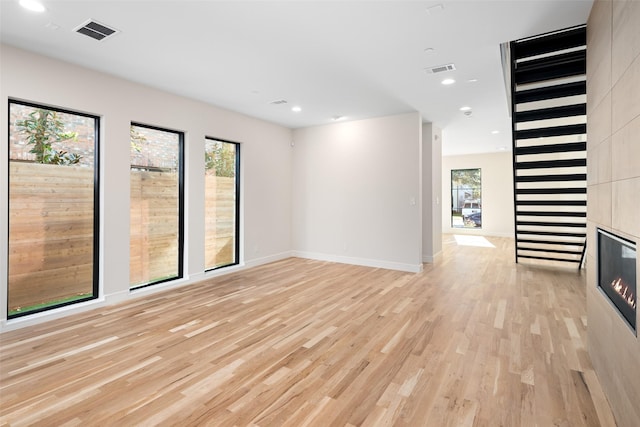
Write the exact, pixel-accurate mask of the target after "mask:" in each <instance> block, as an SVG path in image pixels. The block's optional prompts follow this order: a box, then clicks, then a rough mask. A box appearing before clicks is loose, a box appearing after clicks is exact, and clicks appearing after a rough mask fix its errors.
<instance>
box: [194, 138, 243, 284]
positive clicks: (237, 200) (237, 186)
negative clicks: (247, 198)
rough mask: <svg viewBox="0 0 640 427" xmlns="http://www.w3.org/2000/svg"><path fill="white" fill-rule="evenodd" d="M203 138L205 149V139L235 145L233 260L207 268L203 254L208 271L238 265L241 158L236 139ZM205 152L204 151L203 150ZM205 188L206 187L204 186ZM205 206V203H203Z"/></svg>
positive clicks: (239, 144) (206, 271) (206, 270)
mask: <svg viewBox="0 0 640 427" xmlns="http://www.w3.org/2000/svg"><path fill="white" fill-rule="evenodd" d="M204 139H205V150H206V141H207V140H209V141H216V142H222V143H227V144H233V145H235V148H236V164H235V194H234V197H235V203H234V208H235V226H234V233H235V245H234V250H233V252H234V253H233V256H234V262H232V263H229V264H224V265H219V266H217V267H212V268H207V265H206V256H205V266H204V268H205V270H204V271H205V273H208V272H210V271H215V270H220V269H222V268H228V267H232V266H234V265H239V264H240V160H241V153H240V152H241V149H240V147H241V145H242V144H241V143H239V142H236V141H230V140H227V139H222V138H216V137H212V136H206V135H205V137H204ZM205 152H206V151H205ZM205 190H206V188H205ZM204 196H205V200H206V194H205V195H204ZM205 207H206V204H205ZM204 214H205V216H204V219H205V221H206V218H207V212H206V210H205V212H204ZM204 237H205V245H206V238H207V236H206V234H205V236H204ZM204 252H206V250H205V248H204V247H203V255H204Z"/></svg>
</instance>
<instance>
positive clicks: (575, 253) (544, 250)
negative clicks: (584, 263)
mask: <svg viewBox="0 0 640 427" xmlns="http://www.w3.org/2000/svg"><path fill="white" fill-rule="evenodd" d="M518 251H531V252H549V253H552V254H567V255H582V251H560V250H557V249H542V248H527V247H522V246H518Z"/></svg>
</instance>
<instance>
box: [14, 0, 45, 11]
mask: <svg viewBox="0 0 640 427" xmlns="http://www.w3.org/2000/svg"><path fill="white" fill-rule="evenodd" d="M20 6H22V7H24V8H25V9H27V10H30V11H32V12H44V11H45V10H46V9H45V7H44V6H43V4H42V3H40V2H39V1H37V0H20Z"/></svg>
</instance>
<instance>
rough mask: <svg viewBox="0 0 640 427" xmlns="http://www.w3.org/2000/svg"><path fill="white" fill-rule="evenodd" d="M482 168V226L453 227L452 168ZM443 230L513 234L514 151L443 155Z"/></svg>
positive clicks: (466, 232) (498, 234)
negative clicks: (477, 228) (477, 227)
mask: <svg viewBox="0 0 640 427" xmlns="http://www.w3.org/2000/svg"><path fill="white" fill-rule="evenodd" d="M475 168H480V169H482V229H481V230H476V229H466V228H451V170H452V169H475ZM442 198H443V200H442V231H443V232H444V233H456V234H479V235H485V236H504V237H513V234H514V222H513V160H512V156H511V153H510V152H500V153H487V154H471V155H465V156H445V157H443V158H442Z"/></svg>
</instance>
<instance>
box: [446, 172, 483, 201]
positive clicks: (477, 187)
mask: <svg viewBox="0 0 640 427" xmlns="http://www.w3.org/2000/svg"><path fill="white" fill-rule="evenodd" d="M481 185H482V183H481V170H480V169H458V170H452V171H451V187H452V189H454V188H465V189H467V190H471V191H472V193H473V195H472V197H473V198H474V199H479V198H480V196H481Z"/></svg>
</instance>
